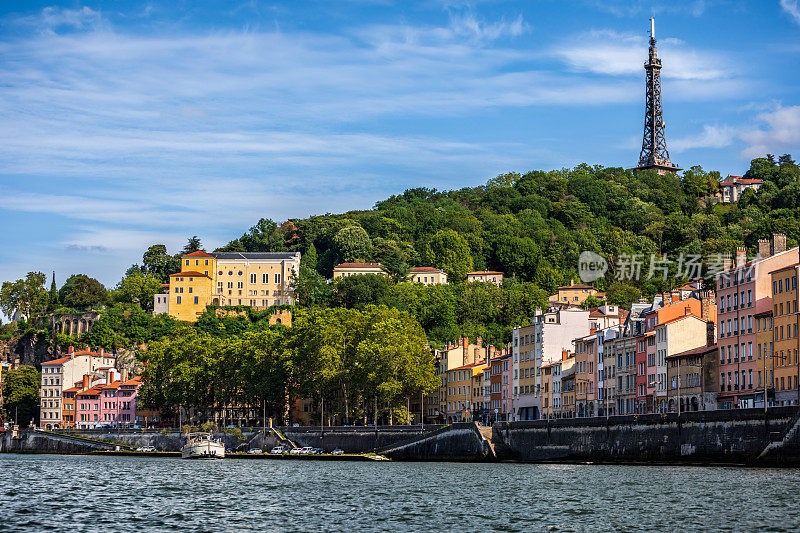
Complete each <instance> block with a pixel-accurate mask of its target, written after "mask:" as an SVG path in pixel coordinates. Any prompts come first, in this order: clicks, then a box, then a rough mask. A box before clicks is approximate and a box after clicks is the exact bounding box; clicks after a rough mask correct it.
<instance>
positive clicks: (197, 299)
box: [194, 296, 200, 305]
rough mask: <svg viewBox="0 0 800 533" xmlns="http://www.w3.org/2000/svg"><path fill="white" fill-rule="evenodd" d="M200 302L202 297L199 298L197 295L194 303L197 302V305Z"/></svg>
mask: <svg viewBox="0 0 800 533" xmlns="http://www.w3.org/2000/svg"><path fill="white" fill-rule="evenodd" d="M199 303H200V298H198V297H197V296H195V297H194V304H195V305H197V304H199Z"/></svg>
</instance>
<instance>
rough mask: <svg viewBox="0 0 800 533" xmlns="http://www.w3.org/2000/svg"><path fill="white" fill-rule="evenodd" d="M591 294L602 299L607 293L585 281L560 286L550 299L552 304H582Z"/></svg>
mask: <svg viewBox="0 0 800 533" xmlns="http://www.w3.org/2000/svg"><path fill="white" fill-rule="evenodd" d="M589 296H594V297H595V298H598V299H600V300H602V299H603V298H605V294H604V293H601V292H598V291H597V289H595V288H594V287H592V286H591V285H586V284H584V283H570V284H569V285H565V286H563V287H559V288H558V293H557V294H551V295H550V298H549V301H550V303H551V304H560V305H581V304H582V303H583V302H584V301H585V300H586V299H587V298H588V297H589Z"/></svg>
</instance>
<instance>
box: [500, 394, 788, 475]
mask: <svg viewBox="0 0 800 533" xmlns="http://www.w3.org/2000/svg"><path fill="white" fill-rule="evenodd" d="M797 425H798V409H797V408H796V407H776V408H770V409H769V412H768V413H767V415H766V416H765V414H764V410H763V409H736V410H720V411H699V412H690V413H682V414H681V416H680V420H679V419H678V416H677V414H676V413H670V414H664V415H638V416H616V417H610V418H608V419H605V418H580V419H560V420H550V421H547V420H537V421H528V422H507V423H499V424H495V426H494V427H493V434H492V437H493V440H499V441H501V442H502V443H504V444H505V445H507V446H508V447H509V448H510V449H511V450H512V453H513V456H514V458H515V459H517V460H521V461H531V462H553V461H568V462H572V461H591V462H653V463H658V462H688V463H740V464H775V465H800V440H798V438H799V437H800V435H799V433H800V432H798V431H797Z"/></svg>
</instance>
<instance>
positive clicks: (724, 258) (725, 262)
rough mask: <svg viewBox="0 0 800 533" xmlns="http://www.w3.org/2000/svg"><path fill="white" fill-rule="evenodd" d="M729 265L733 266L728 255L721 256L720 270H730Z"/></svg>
mask: <svg viewBox="0 0 800 533" xmlns="http://www.w3.org/2000/svg"><path fill="white" fill-rule="evenodd" d="M731 265H733V260H732V259H731V256H730V254H725V255H723V256H722V270H723V271H725V270H730V269H731Z"/></svg>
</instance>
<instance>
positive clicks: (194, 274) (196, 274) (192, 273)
mask: <svg viewBox="0 0 800 533" xmlns="http://www.w3.org/2000/svg"><path fill="white" fill-rule="evenodd" d="M175 276H184V277H198V278H208V279H211V276H207V275H205V274H203V273H201V272H197V271H196V270H187V271H186V272H175V273H174V274H170V275H169V277H171V278H172V277H175Z"/></svg>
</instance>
